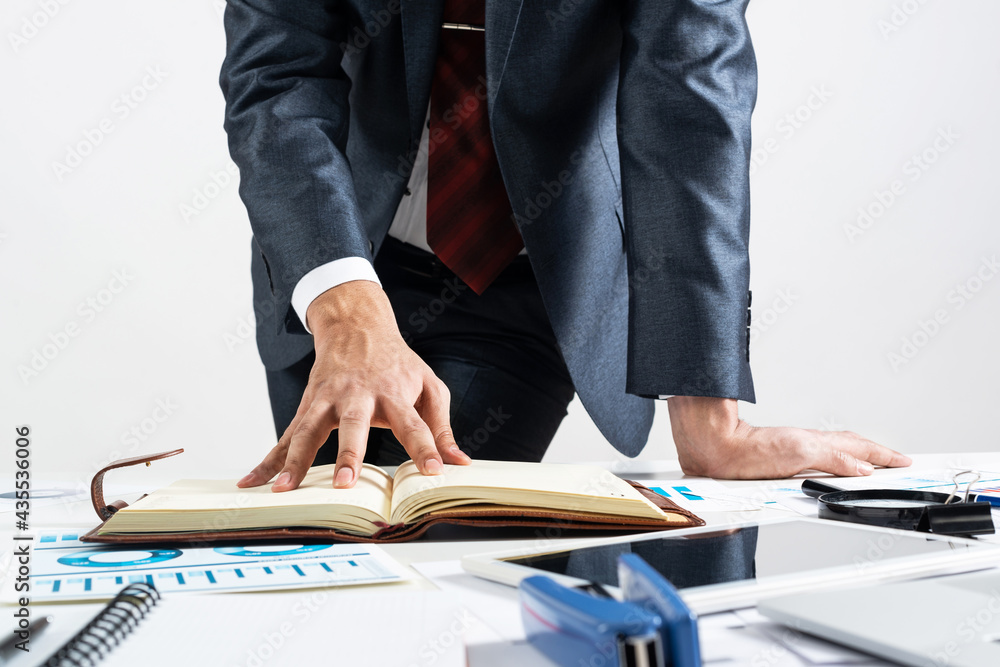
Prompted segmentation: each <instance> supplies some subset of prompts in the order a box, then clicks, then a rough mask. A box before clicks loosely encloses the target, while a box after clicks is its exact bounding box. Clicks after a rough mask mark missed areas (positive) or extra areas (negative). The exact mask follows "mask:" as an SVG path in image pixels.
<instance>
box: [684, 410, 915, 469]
mask: <svg viewBox="0 0 1000 667" xmlns="http://www.w3.org/2000/svg"><path fill="white" fill-rule="evenodd" d="M667 404H668V407H669V410H670V427H671V430H672V432H673V436H674V444H675V445H676V446H677V458H678V460H679V461H680V464H681V470H683V471H684V472H685V473H686V474H689V475H702V476H705V477H714V478H717V479H781V478H785V477H792V476H793V475H797V474H798V473H800V472H802V471H803V470H819V471H820V472H828V473H832V474H834V475H838V476H842V477H855V476H860V475H870V474H871V473H872V471H873V470H874V466H888V467H891V468H898V467H904V466H908V465H910V463H911V461H910V459H909V458H908V457H906V456H904V455H903V454H900V453H899V452H896V451H893V450H891V449H889V448H888V447H883V446H882V445H879V444H877V443H875V442H872V441H871V440H868V439H866V438H863V437H862V436H860V435H858V434H857V433H851V432H850V431H816V430H811V429H803V428H791V427H777V428H776V427H758V426H751V425H750V424H748V423H746V422H745V421H743V420H742V419H740V417H739V414H738V412H737V405H736V401H735V400H734V399H730V398H705V397H695V396H674V397H672V398H670V399H668V400H667Z"/></svg>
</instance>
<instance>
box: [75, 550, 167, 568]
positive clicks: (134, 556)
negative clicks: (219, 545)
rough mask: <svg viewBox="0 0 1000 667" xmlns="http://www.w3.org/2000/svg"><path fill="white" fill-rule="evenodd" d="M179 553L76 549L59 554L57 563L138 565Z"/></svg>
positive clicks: (91, 565)
mask: <svg viewBox="0 0 1000 667" xmlns="http://www.w3.org/2000/svg"><path fill="white" fill-rule="evenodd" d="M180 555H181V551H180V550H179V549H145V550H142V551H101V550H99V549H92V550H89V551H77V552H76V553H72V554H69V555H68V556H60V557H59V563H61V564H62V565H70V566H72V567H103V568H108V569H114V568H116V567H138V566H141V565H152V564H153V563H162V562H164V561H168V560H173V559H174V558H177V557H178V556H180Z"/></svg>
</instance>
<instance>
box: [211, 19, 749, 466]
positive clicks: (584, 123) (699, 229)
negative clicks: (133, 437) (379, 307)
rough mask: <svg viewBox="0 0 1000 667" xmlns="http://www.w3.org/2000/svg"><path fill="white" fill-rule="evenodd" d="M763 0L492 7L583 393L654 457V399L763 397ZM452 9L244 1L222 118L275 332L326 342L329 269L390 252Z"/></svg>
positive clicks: (510, 174) (497, 76) (541, 247)
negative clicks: (320, 276) (754, 27)
mask: <svg viewBox="0 0 1000 667" xmlns="http://www.w3.org/2000/svg"><path fill="white" fill-rule="evenodd" d="M746 1H747V0H631V1H614V0H487V1H486V77H487V81H488V88H487V97H488V100H487V101H488V105H489V118H490V123H491V127H492V133H493V139H494V144H495V146H496V152H497V157H498V160H499V163H500V168H501V172H502V174H503V178H504V182H505V184H506V186H507V191H508V193H509V195H510V199H511V203H512V204H513V207H514V212H515V217H516V221H517V224H518V227H519V228H520V232H521V236H522V237H523V238H524V244H525V247H526V248H527V250H528V255H529V257H530V260H531V264H532V267H533V268H534V270H535V274H536V276H537V278H538V285H539V288H540V290H541V294H542V297H543V300H544V302H545V307H546V309H547V311H548V314H549V318H550V320H551V322H552V326H553V328H554V330H555V333H556V336H557V338H558V340H559V344H560V346H561V349H562V352H563V356H564V357H565V359H566V363H567V366H568V367H569V370H570V373H571V374H572V377H573V381H574V384H575V386H576V390H577V392H578V394H579V396H580V399H581V400H582V402H583V404H584V405H585V406H586V408H587V410H588V411H589V413H590V415H591V416H592V417H593V419H594V421H595V423H596V424H597V426H598V427H599V428H600V429H601V432H602V433H603V434H604V435H605V436H606V437H607V438H608V440H609V441H610V442H611V443H612V444H613V445H614V446H615V447H616V448H617V449H618V450H620V451H622V452H624V453H625V454H627V455H630V456H633V455H635V454H637V453H638V452H639V451H640V450H641V449H642V447H643V445H644V444H645V441H646V439H647V437H648V434H649V428H650V424H651V423H652V415H653V406H652V401H650V400H649V398H648V397H651V396H657V395H662V394H677V395H696V396H719V397H729V398H739V399H742V400H748V401H752V400H754V393H753V382H752V379H751V376H750V366H749V331H748V328H747V324H748V312H749V293H748V284H749V258H748V253H747V243H748V236H749V210H750V209H749V177H748V167H749V151H750V114H751V111H752V109H753V105H754V101H755V97H756V64H755V59H754V54H753V48H752V46H751V44H750V38H749V35H748V32H747V26H746V22H745V20H744V12H745V9H746ZM441 11H442V0H341V1H336V0H229V2H228V5H227V8H226V14H225V26H226V35H227V38H228V51H227V55H226V60H225V63H224V65H223V68H222V75H221V85H222V90H223V92H224V94H225V97H226V120H225V127H226V131H227V132H228V134H229V145H230V151H231V153H232V156H233V160H235V162H236V163H237V165H239V168H240V176H241V183H240V194H241V196H242V198H243V201H244V202H245V204H246V207H247V210H248V212H249V215H250V222H251V225H252V227H253V232H254V243H253V261H252V274H253V278H254V288H255V289H254V300H255V310H256V312H257V320H258V324H257V326H258V329H257V340H258V348H259V350H260V354H261V358H262V360H263V361H264V364H265V366H267V367H268V368H272V369H276V368H283V367H285V366H288V365H290V364H292V363H294V362H295V361H297V360H299V359H301V358H302V357H303V356H304V355H306V354H307V353H308V352H309V350H311V349H312V338H311V337H310V336H309V335H308V334H307V333H306V332H305V330H304V328H303V327H302V323H301V322H300V321H299V319H298V317H297V316H296V314H295V312H294V310H292V309H291V307H290V303H289V300H290V297H291V292H292V289H293V288H294V287H295V285H296V283H297V282H298V280H299V279H300V278H301V277H302V276H303V275H304V274H306V273H307V272H308V271H310V270H311V269H313V268H315V267H317V266H319V265H321V264H324V263H326V262H329V261H332V260H335V259H339V258H342V257H352V256H355V257H367V258H369V259H371V258H372V257H373V254H374V253H376V252H378V249H379V246H380V244H381V243H382V241H383V239H384V238H385V235H386V232H387V230H388V228H389V225H390V223H391V222H392V219H393V215H394V212H395V210H396V207H397V205H398V204H399V201H400V199H401V198H402V196H403V190H404V188H405V186H406V183H407V180H408V176H409V170H410V168H411V166H412V163H413V156H414V155H415V151H416V148H417V145H418V141H419V138H420V134H421V124H422V123H423V120H424V115H425V113H426V109H427V103H428V98H429V94H430V85H431V77H432V73H433V67H434V60H435V54H436V50H437V39H438V33H439V27H440V23H441Z"/></svg>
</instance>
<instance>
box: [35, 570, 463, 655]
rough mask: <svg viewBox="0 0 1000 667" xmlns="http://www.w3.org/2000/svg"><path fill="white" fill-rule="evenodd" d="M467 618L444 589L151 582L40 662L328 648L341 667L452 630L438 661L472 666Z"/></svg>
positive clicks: (131, 590)
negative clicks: (284, 588)
mask: <svg viewBox="0 0 1000 667" xmlns="http://www.w3.org/2000/svg"><path fill="white" fill-rule="evenodd" d="M467 616H468V614H467V613H464V612H463V610H462V609H461V608H460V607H459V606H458V604H457V603H456V602H455V600H454V598H453V597H452V596H449V595H447V594H445V593H442V592H440V591H407V592H385V593H374V592H372V591H367V592H365V593H351V592H345V591H344V590H343V589H338V590H336V591H334V590H329V591H325V590H310V591H297V592H295V593H294V594H291V593H280V594H273V593H233V594H213V595H186V596H169V595H165V596H163V597H162V598H161V597H160V594H159V593H158V592H157V591H156V589H155V588H153V587H151V586H148V585H147V584H144V583H143V584H130V585H129V586H126V587H125V588H124V589H122V590H121V592H120V593H119V594H118V595H117V596H116V597H115V598H114V599H113V600H112V601H111V602H109V603H108V604H107V605H106V606H105V607H104V609H103V610H101V612H100V613H98V614H97V615H96V616H95V617H94V618H93V619H92V620H91V621H90V622H88V623H87V624H86V625H85V626H84V627H83V628H82V629H81V630H80V631H79V632H77V633H76V634H75V635H74V636H73V637H72V638H71V639H70V640H69V641H68V642H66V643H65V644H64V645H63V647H62V648H60V649H59V650H58V651H57V652H55V653H54V654H53V655H52V656H51V657H50V658H49V659H48V661H46V662H44V663H42V664H44V665H45V666H46V667H76V666H78V665H94V664H97V665H102V666H104V665H108V666H110V667H135V666H136V665H150V666H151V667H156V665H179V664H180V665H184V664H187V665H246V664H250V665H254V664H260V665H270V664H276V665H285V664H302V665H307V664H314V663H315V661H316V659H317V656H323V655H327V656H331V658H335V660H333V662H335V663H337V664H343V665H355V664H358V665H360V664H399V665H407V664H410V663H411V662H412V661H413V656H415V655H417V654H418V653H419V652H420V651H426V650H427V648H426V647H427V645H428V640H429V639H433V638H440V637H442V636H443V635H449V639H450V641H446V642H438V643H436V644H435V649H434V653H435V660H434V664H435V666H439V665H440V666H443V667H450V666H452V665H454V666H457V665H464V664H465V647H464V642H463V641H462V636H461V635H462V632H459V633H458V634H456V631H455V630H456V627H458V625H457V624H456V620H461V619H463V618H465V617H467ZM461 629H465V628H464V626H463V627H462V628H461ZM390 636H391V639H392V641H386V639H387V638H389V637H390ZM36 664H37V663H36Z"/></svg>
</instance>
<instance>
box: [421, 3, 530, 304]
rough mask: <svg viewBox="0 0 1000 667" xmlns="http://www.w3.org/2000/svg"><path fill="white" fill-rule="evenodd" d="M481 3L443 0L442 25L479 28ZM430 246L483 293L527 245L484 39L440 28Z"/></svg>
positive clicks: (477, 34)
mask: <svg viewBox="0 0 1000 667" xmlns="http://www.w3.org/2000/svg"><path fill="white" fill-rule="evenodd" d="M485 7H486V5H485V2H484V0H464V1H463V0H446V1H445V4H444V17H443V20H444V22H445V23H446V24H448V23H456V24H469V25H475V26H482V25H484V14H485ZM428 137H429V148H428V164H427V245H429V246H430V247H431V249H432V250H433V251H434V254H436V255H437V256H438V258H439V259H440V260H441V261H442V262H443V263H444V265H445V266H447V267H448V268H449V269H451V270H452V271H454V272H455V274H456V275H457V276H458V277H459V278H461V279H462V280H463V281H464V282H465V284H467V285H468V286H469V287H471V288H472V289H473V290H474V291H475V292H476V294H482V293H483V290H485V289H486V288H487V287H488V286H489V284H490V283H491V282H493V280H494V279H495V278H496V277H497V276H498V275H499V274H500V272H501V271H503V269H504V268H506V266H507V265H508V264H510V262H511V261H512V260H513V259H514V258H515V257H516V256H517V254H518V253H519V252H520V251H521V249H522V248H523V247H524V243H523V242H522V241H521V235H520V234H519V233H518V231H517V227H516V226H515V225H514V220H513V211H512V210H511V206H510V200H509V198H508V197H507V190H506V189H505V188H504V184H503V178H502V177H501V175H500V165H499V164H498V163H497V158H496V153H495V152H494V150H493V140H492V139H491V137H490V126H489V119H488V117H487V113H486V42H485V40H484V37H483V32H482V31H479V30H468V29H454V28H449V27H444V28H442V29H441V40H440V45H439V48H438V57H437V64H436V66H435V69H434V80H433V82H432V84H431V110H430V130H429V135H428Z"/></svg>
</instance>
